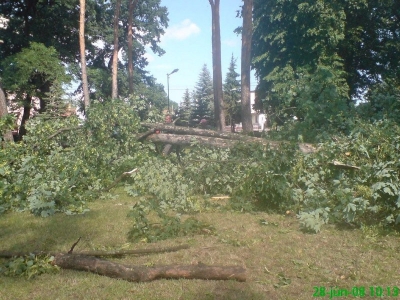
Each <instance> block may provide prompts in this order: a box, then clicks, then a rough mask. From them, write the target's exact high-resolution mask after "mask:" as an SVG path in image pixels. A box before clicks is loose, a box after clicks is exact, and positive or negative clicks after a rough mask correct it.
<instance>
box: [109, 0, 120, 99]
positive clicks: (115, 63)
mask: <svg viewBox="0 0 400 300" xmlns="http://www.w3.org/2000/svg"><path fill="white" fill-rule="evenodd" d="M120 8H121V0H117V2H116V4H115V15H114V51H113V63H112V90H111V98H112V99H116V98H118V22H119V10H120Z"/></svg>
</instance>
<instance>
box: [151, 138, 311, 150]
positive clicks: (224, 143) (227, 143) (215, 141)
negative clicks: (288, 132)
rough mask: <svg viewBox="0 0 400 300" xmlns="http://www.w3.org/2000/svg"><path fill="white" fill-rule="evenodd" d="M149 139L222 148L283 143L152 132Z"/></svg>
mask: <svg viewBox="0 0 400 300" xmlns="http://www.w3.org/2000/svg"><path fill="white" fill-rule="evenodd" d="M147 140H148V141H152V142H154V143H165V144H172V145H192V144H194V143H199V144H203V145H208V146H213V147H220V148H229V147H232V146H234V145H235V144H237V143H239V142H247V143H248V142H253V143H261V144H262V145H265V146H269V147H271V149H278V148H279V146H280V145H281V144H282V143H281V142H277V141H268V140H265V139H256V138H254V139H252V140H248V141H244V140H231V139H224V138H218V137H208V136H195V135H179V134H166V133H159V134H152V135H150V136H148V137H147ZM299 150H300V151H301V152H303V153H312V152H315V148H314V147H313V146H312V145H310V144H304V143H302V144H299Z"/></svg>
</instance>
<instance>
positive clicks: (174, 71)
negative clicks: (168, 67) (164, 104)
mask: <svg viewBox="0 0 400 300" xmlns="http://www.w3.org/2000/svg"><path fill="white" fill-rule="evenodd" d="M178 71H179V69H175V70H173V71H172V72H171V73H167V86H168V113H169V76H170V75H171V74H174V73H176V72H178Z"/></svg>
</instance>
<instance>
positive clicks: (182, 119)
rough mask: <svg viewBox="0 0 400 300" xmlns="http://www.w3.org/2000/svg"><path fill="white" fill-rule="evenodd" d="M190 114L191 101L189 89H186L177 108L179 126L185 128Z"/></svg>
mask: <svg viewBox="0 0 400 300" xmlns="http://www.w3.org/2000/svg"><path fill="white" fill-rule="evenodd" d="M191 114H192V107H191V99H190V93H189V89H186V91H185V94H183V98H182V102H181V104H180V107H179V112H178V115H179V124H180V125H184V126H187V125H189V123H190V116H191Z"/></svg>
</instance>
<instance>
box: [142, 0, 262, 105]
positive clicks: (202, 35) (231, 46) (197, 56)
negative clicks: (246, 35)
mask: <svg viewBox="0 0 400 300" xmlns="http://www.w3.org/2000/svg"><path fill="white" fill-rule="evenodd" d="M241 4H242V0H221V3H220V25H221V57H222V80H223V81H224V80H225V76H226V73H227V72H228V67H229V63H230V60H231V56H232V54H233V57H234V58H236V59H237V61H236V72H237V73H239V74H240V55H241V54H240V52H241V36H240V35H239V36H238V35H237V34H236V33H234V32H233V31H234V30H235V28H237V27H239V26H241V25H242V19H241V18H237V17H236V14H237V10H239V9H240V5H241ZM161 5H163V6H166V7H167V8H168V13H169V14H168V17H169V25H168V28H167V29H166V30H165V31H166V32H165V34H164V35H163V36H162V38H161V43H160V46H161V48H163V49H164V50H165V54H164V55H162V56H158V55H156V54H154V53H152V51H151V50H150V49H148V51H147V54H146V57H147V59H148V62H149V65H148V66H147V68H146V69H147V70H148V71H149V72H150V73H151V74H152V75H153V76H154V77H155V78H156V79H157V82H158V83H161V84H163V85H164V87H165V91H166V92H167V73H171V72H172V71H173V70H174V69H179V71H178V72H176V73H174V74H171V75H170V80H169V95H170V100H171V101H175V102H177V103H179V102H181V100H182V98H183V94H184V92H185V90H186V89H187V88H188V89H189V91H192V90H193V89H194V87H195V85H196V83H197V81H198V78H199V74H200V71H201V69H202V67H203V65H204V64H206V65H207V67H208V69H209V71H210V74H211V76H212V45H211V7H210V3H209V1H208V0H192V1H188V0H161ZM252 73H253V72H252ZM238 79H240V76H239V77H238ZM255 85H256V81H255V79H254V75H253V76H252V77H251V89H252V90H253V89H254V88H255Z"/></svg>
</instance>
